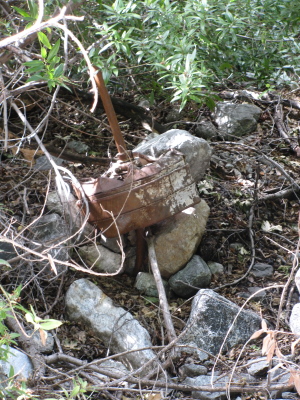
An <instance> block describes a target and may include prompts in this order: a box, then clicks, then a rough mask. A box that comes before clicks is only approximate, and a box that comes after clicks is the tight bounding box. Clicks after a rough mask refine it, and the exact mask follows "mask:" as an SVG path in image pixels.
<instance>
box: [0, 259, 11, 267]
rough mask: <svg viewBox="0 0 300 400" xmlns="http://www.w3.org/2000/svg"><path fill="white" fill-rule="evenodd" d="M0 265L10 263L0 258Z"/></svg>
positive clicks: (7, 265)
mask: <svg viewBox="0 0 300 400" xmlns="http://www.w3.org/2000/svg"><path fill="white" fill-rule="evenodd" d="M0 265H5V266H6V267H10V264H9V263H8V262H7V261H6V260H3V259H2V258H0Z"/></svg>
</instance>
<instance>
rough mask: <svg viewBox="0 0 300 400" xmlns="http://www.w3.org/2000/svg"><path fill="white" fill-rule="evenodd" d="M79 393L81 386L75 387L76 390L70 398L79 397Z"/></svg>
mask: <svg viewBox="0 0 300 400" xmlns="http://www.w3.org/2000/svg"><path fill="white" fill-rule="evenodd" d="M79 391H80V386H79V385H76V386H74V389H73V390H72V392H71V394H70V398H71V399H72V398H73V397H75V396H77V395H78V393H79Z"/></svg>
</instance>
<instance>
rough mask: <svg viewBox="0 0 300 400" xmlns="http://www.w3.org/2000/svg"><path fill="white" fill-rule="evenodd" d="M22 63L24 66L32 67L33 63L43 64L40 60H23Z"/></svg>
mask: <svg viewBox="0 0 300 400" xmlns="http://www.w3.org/2000/svg"><path fill="white" fill-rule="evenodd" d="M23 65H26V67H34V66H35V65H44V63H43V61H41V60H32V61H27V62H24V63H23Z"/></svg>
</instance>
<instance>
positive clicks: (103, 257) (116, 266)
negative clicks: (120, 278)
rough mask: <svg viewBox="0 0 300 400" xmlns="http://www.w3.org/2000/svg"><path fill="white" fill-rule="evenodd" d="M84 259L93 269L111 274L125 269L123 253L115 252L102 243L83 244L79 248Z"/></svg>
mask: <svg viewBox="0 0 300 400" xmlns="http://www.w3.org/2000/svg"><path fill="white" fill-rule="evenodd" d="M78 253H79V255H80V256H81V257H82V260H83V261H84V262H85V263H86V264H87V265H88V266H89V267H92V268H93V269H95V270H97V271H99V272H104V273H105V272H106V273H109V274H115V273H121V272H122V271H123V265H122V256H121V254H118V253H114V252H113V251H111V250H109V249H107V248H106V247H104V246H101V245H95V244H93V245H88V246H82V247H80V248H79V249H78Z"/></svg>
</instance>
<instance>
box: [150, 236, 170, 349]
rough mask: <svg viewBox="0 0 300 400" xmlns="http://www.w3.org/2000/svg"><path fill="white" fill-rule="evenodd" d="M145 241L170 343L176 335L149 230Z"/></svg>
mask: <svg viewBox="0 0 300 400" xmlns="http://www.w3.org/2000/svg"><path fill="white" fill-rule="evenodd" d="M146 240H147V243H148V253H149V261H150V265H151V269H152V273H153V276H154V279H155V283H156V287H157V291H158V295H159V304H160V307H161V310H162V313H163V317H164V321H165V326H166V330H167V335H168V339H169V342H172V341H173V340H174V339H176V337H177V335H176V332H175V329H174V325H173V322H172V318H171V314H170V310H169V304H168V299H167V296H166V292H165V288H164V285H163V282H162V279H161V275H160V271H159V268H158V263H157V258H156V253H155V247H154V240H153V236H152V235H151V232H150V230H148V232H147V239H146Z"/></svg>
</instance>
